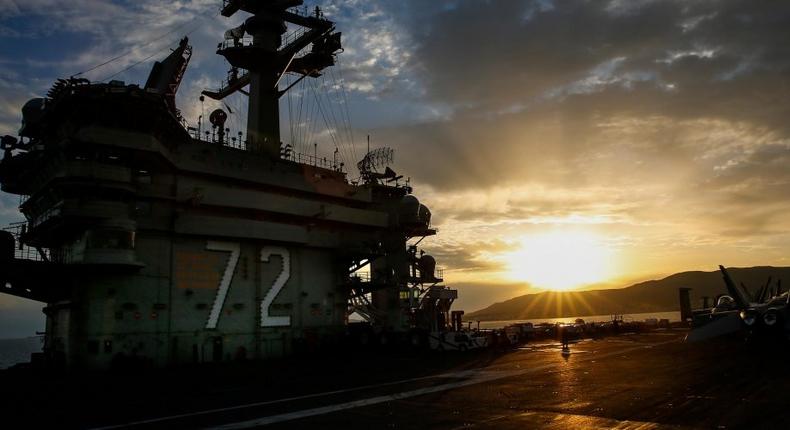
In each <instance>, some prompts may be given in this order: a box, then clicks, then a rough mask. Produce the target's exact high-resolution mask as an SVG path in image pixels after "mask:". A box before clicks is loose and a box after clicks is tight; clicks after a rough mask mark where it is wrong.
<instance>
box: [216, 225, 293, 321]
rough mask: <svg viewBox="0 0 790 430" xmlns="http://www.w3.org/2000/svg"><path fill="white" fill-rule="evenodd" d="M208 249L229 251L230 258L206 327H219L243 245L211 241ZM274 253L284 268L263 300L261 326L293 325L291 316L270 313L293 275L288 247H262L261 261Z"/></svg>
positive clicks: (266, 261)
mask: <svg viewBox="0 0 790 430" xmlns="http://www.w3.org/2000/svg"><path fill="white" fill-rule="evenodd" d="M206 249H207V250H209V251H228V252H230V258H228V264H227V265H226V266H225V271H224V272H223V274H222V278H221V279H220V281H219V288H218V289H217V295H216V297H215V298H214V303H213V305H212V306H211V311H210V312H209V316H208V321H207V322H206V328H208V329H214V328H217V322H219V316H220V314H221V313H222V308H223V306H224V305H225V298H226V297H227V296H228V290H229V289H230V284H231V282H232V281H233V274H234V273H235V272H236V265H237V264H238V263H239V254H241V246H240V245H239V243H237V242H216V241H209V242H208V244H206ZM273 255H279V256H280V258H281V259H282V268H281V270H280V273H279V274H278V275H277V278H275V280H274V283H273V284H272V287H271V288H270V289H269V290H268V291H267V292H266V294H265V295H264V296H263V300H261V310H260V313H261V315H260V317H261V327H287V326H290V325H291V317H290V316H287V315H286V316H271V315H269V308H270V307H271V305H272V302H274V299H275V298H276V297H277V295H278V294H280V291H281V290H282V289H283V287H284V286H285V284H286V283H287V282H288V279H289V278H290V277H291V255H290V253H289V252H288V250H287V249H285V248H283V247H281V246H264V247H263V248H261V254H260V262H263V263H268V262H269V259H270V257H271V256H273Z"/></svg>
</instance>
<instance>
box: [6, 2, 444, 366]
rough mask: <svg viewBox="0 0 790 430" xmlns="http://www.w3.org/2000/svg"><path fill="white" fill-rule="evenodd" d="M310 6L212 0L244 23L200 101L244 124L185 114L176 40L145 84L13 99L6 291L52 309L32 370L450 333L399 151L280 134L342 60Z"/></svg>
mask: <svg viewBox="0 0 790 430" xmlns="http://www.w3.org/2000/svg"><path fill="white" fill-rule="evenodd" d="M301 4H302V1H300V0H226V1H224V2H223V4H222V8H221V14H222V15H223V16H225V17H231V16H234V15H236V14H246V16H247V18H246V19H245V20H244V23H243V24H242V25H241V26H240V27H236V28H232V29H230V30H228V31H227V32H226V33H225V39H224V40H223V41H221V42H220V44H219V46H218V48H217V54H219V55H220V56H222V57H224V58H225V59H226V60H227V61H228V63H229V64H230V65H231V70H230V71H229V73H228V78H227V80H226V81H224V82H222V83H221V84H220V87H219V88H218V89H214V90H206V91H204V92H203V96H202V97H209V98H213V99H217V100H223V99H225V98H226V97H228V96H229V95H231V94H234V93H242V94H245V95H247V97H248V117H247V118H246V130H244V131H238V133H236V130H231V129H230V127H229V126H228V123H227V122H228V112H226V111H225V110H222V109H217V110H215V111H213V112H211V113H210V115H208V118H207V120H208V121H206V118H202V117H201V118H200V119H199V121H198V122H197V124H196V125H192V126H190V125H188V124H187V122H186V119H185V118H183V117H182V115H181V112H180V110H179V109H178V108H177V107H176V104H175V100H176V92H177V91H178V89H179V86H180V84H181V81H182V79H183V77H184V73H185V71H186V69H187V67H188V64H189V60H190V58H191V53H192V47H191V46H190V45H189V41H188V39H187V38H184V39H183V40H181V42H180V43H179V45H178V47H177V48H176V49H174V50H173V51H172V53H170V55H169V56H167V58H165V59H163V60H162V61H160V62H156V63H155V65H154V67H153V69H152V70H151V72H150V75H149V77H148V79H147V81H146V82H145V84H144V85H143V86H140V85H137V84H128V83H125V82H121V81H109V82H90V81H88V80H86V79H82V78H74V77H72V78H66V79H60V80H58V81H57V82H56V83H55V84H54V85H53V87H52V89H51V90H50V91H49V93H48V94H47V95H46V97H43V98H36V99H32V100H30V101H29V102H27V103H26V104H25V105H24V107H23V108H22V113H23V124H22V127H21V129H20V131H19V136H18V137H16V136H4V137H3V138H2V148H3V150H4V155H3V159H2V162H0V184H1V185H2V190H3V191H4V192H6V193H11V194H15V195H18V196H20V201H21V204H20V206H19V209H20V211H21V213H22V214H23V215H24V217H25V220H26V221H25V222H24V223H21V224H17V225H15V226H13V227H12V228H9V229H6V230H5V231H4V232H3V233H2V235H0V242H2V244H1V245H0V281H2V283H1V284H0V286H1V287H2V288H0V292H3V293H6V294H13V295H17V296H20V297H25V298H29V299H33V300H37V301H40V302H43V303H46V307H45V308H44V313H45V314H46V335H45V342H44V352H43V355H41V356H38V357H36V363H37V364H41V365H42V366H44V367H48V368H61V369H62V368H67V369H70V368H82V369H107V368H109V367H112V366H113V365H116V364H117V365H121V364H128V363H138V364H140V365H143V366H147V367H164V366H173V365H179V364H190V363H205V362H222V361H232V360H244V359H268V358H273V357H281V356H287V355H290V354H293V353H295V352H299V351H312V350H317V349H320V348H324V347H328V346H332V345H334V344H337V343H339V342H341V341H342V340H344V339H345V338H346V337H347V336H348V334H349V331H353V333H352V335H354V336H357V337H358V338H360V339H361V340H362V341H365V342H378V343H388V342H410V343H412V344H423V343H426V342H427V338H428V336H429V335H431V333H434V334H435V333H442V332H444V331H447V330H448V329H450V327H451V326H452V325H455V328H456V329H457V328H458V326H459V325H460V313H456V314H455V315H454V316H451V315H450V306H451V305H452V303H453V301H454V300H455V298H456V297H457V292H456V290H453V289H450V288H448V287H446V286H444V285H443V283H442V282H443V279H442V276H441V270H440V269H437V267H436V261H435V260H434V259H433V257H431V256H430V255H427V254H425V253H424V252H423V251H422V250H420V249H418V248H417V246H416V243H418V242H419V241H420V240H421V239H422V238H425V237H428V236H431V235H434V234H435V233H436V230H435V229H434V228H432V227H431V212H430V210H429V209H428V207H427V206H425V205H423V204H421V203H420V201H419V200H418V199H417V197H415V196H414V195H413V194H412V188H411V187H410V185H409V184H408V181H407V180H404V178H403V177H402V176H401V175H398V174H397V173H396V172H395V171H394V170H392V168H391V167H390V164H391V163H392V161H393V151H392V150H391V149H389V148H376V149H374V150H372V151H370V152H369V153H367V154H366V155H365V156H364V157H363V158H362V159H361V160H357V162H356V166H353V165H351V166H346V165H344V164H343V163H341V162H340V161H339V160H338V159H337V158H333V159H331V160H327V159H326V158H323V157H320V156H318V154H317V153H313V154H300V153H296V151H295V148H294V147H293V145H290V144H284V143H283V142H282V139H281V134H280V113H279V109H280V103H281V98H282V97H283V96H284V95H286V94H287V93H288V92H289V91H292V90H293V87H294V85H296V84H297V83H298V82H301V81H302V80H310V79H316V78H318V77H320V76H321V75H322V73H324V72H325V69H327V68H330V67H332V66H333V65H334V64H335V60H336V56H337V55H338V54H339V52H340V51H341V50H342V47H341V33H340V32H338V31H337V30H336V28H335V25H334V23H333V22H332V21H330V20H328V19H327V18H326V17H324V15H323V13H322V12H321V11H320V9H318V8H316V9H315V10H314V11H312V10H311V11H305V10H303V8H299V6H300V5H301ZM284 76H288V79H287V80H286V79H283V77H284ZM286 82H291V83H290V84H289V85H287V86H286V85H285V83H286ZM196 96H197V95H196ZM191 120H194V119H191ZM193 124H194V122H193ZM349 168H358V170H359V177H358V178H357V177H352V175H351V174H350V173H349V172H348V171H347V170H348V169H349ZM352 313H353V314H355V315H359V316H361V317H363V318H364V319H365V320H366V323H365V324H359V325H350V324H349V321H348V319H349V315H351V314H352Z"/></svg>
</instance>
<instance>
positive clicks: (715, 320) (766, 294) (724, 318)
mask: <svg viewBox="0 0 790 430" xmlns="http://www.w3.org/2000/svg"><path fill="white" fill-rule="evenodd" d="M719 270H721V274H722V277H723V278H724V284H725V285H726V286H727V292H728V294H726V295H721V296H719V297H718V298H717V300H716V303H715V306H714V307H712V308H708V309H700V310H695V311H691V304H690V302H689V298H688V294H687V293H686V294H685V295H684V293H683V292H681V310H682V311H681V313H682V314H686V315H683V317H684V319H685V318H686V317H687V316H690V318H691V331H690V332H689V334H688V335H687V336H686V341H687V342H699V341H702V340H706V339H711V338H715V337H719V336H723V335H727V334H734V333H738V332H741V333H743V334H746V335H747V336H749V337H751V338H754V337H763V336H767V337H772V338H780V339H790V318H788V317H789V316H790V315H788V312H789V311H790V308H789V307H788V304H790V294H789V293H790V291H782V281H781V280H779V281H778V282H777V283H776V285H775V286H772V285H771V278H768V282H766V283H765V285H764V286H763V287H762V288H760V289H759V290H758V291H757V292H756V294H753V293H752V292H750V291H749V289H748V288H746V286H745V285H743V284H740V288H739V286H737V285H736V284H735V282H734V281H733V280H732V278H731V277H730V274H729V273H728V272H727V269H726V268H725V267H724V266H719ZM689 312H690V313H691V315H687V314H688V313H689Z"/></svg>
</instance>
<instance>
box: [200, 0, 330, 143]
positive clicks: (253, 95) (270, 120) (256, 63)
mask: <svg viewBox="0 0 790 430" xmlns="http://www.w3.org/2000/svg"><path fill="white" fill-rule="evenodd" d="M302 3H303V2H302V0H225V1H224V2H223V7H222V10H221V13H222V15H223V16H226V17H230V16H232V15H233V14H235V13H236V12H238V11H239V10H241V11H244V12H248V13H250V14H252V16H251V17H249V18H247V20H246V21H245V22H244V24H242V25H241V26H239V27H237V28H233V29H230V30H228V31H227V32H225V41H224V42H223V43H221V44H220V45H219V49H218V50H217V54H219V55H222V56H224V57H225V58H226V59H227V60H228V62H229V63H230V64H231V66H232V67H233V68H232V69H231V71H230V73H229V76H228V80H227V82H226V83H225V84H224V85H223V86H222V87H221V88H220V89H219V90H218V91H203V94H204V95H206V96H208V97H211V98H213V99H216V100H221V99H223V98H225V97H227V96H229V95H230V94H233V93H234V92H236V91H240V92H242V93H246V92H245V91H244V90H243V88H244V87H245V86H247V85H248V84H249V93H248V95H249V109H248V113H247V115H248V117H247V150H249V151H252V152H258V153H263V154H267V155H269V156H270V157H272V158H280V154H281V153H280V150H281V149H280V111H279V99H280V97H281V96H282V95H283V94H285V92H286V91H288V90H289V89H290V88H291V87H293V84H291V85H290V86H289V87H288V88H285V89H283V90H280V88H279V84H280V79H281V77H282V75H283V74H285V73H289V72H291V73H296V74H299V75H301V76H300V77H299V80H301V79H304V78H305V77H308V76H309V77H313V78H316V77H319V76H321V73H320V71H321V70H323V69H324V68H326V67H329V66H332V65H334V55H335V54H336V53H337V52H338V51H339V50H340V48H341V46H340V33H339V32H335V31H334V30H335V25H334V23H333V22H332V21H329V20H327V19H325V18H324V17H323V14H322V13H321V11H320V9H318V7H316V9H315V12H314V14H312V15H309V16H306V15H301V14H298V13H295V12H292V11H289V10H288V9H290V8H293V7H296V6H300V5H302ZM286 23H291V24H295V25H298V26H300V27H301V29H300V30H299V31H296V32H293V33H291V34H289V36H293V37H288V38H287V40H286V41H285V44H283V34H284V33H285V32H286V29H287V25H286ZM245 34H246V35H249V36H251V38H250V37H245ZM311 44H312V47H311V49H310V50H309V51H307V52H306V53H304V54H302V55H300V53H302V51H303V50H305V48H307V47H308V46H310V45H311ZM297 55H300V56H298V57H297ZM239 69H243V70H245V71H246V72H245V73H244V74H243V75H241V76H239V73H238V70H239ZM297 82H298V81H297Z"/></svg>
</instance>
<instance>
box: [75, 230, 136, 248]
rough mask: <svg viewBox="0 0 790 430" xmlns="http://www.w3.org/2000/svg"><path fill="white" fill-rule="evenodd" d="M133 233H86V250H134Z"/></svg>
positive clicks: (107, 231) (102, 231) (96, 231)
mask: <svg viewBox="0 0 790 430" xmlns="http://www.w3.org/2000/svg"><path fill="white" fill-rule="evenodd" d="M134 233H135V232H133V231H126V230H110V229H107V230H104V229H102V230H93V231H91V232H89V233H88V243H87V245H88V248H91V249H134V236H135V234H134Z"/></svg>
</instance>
